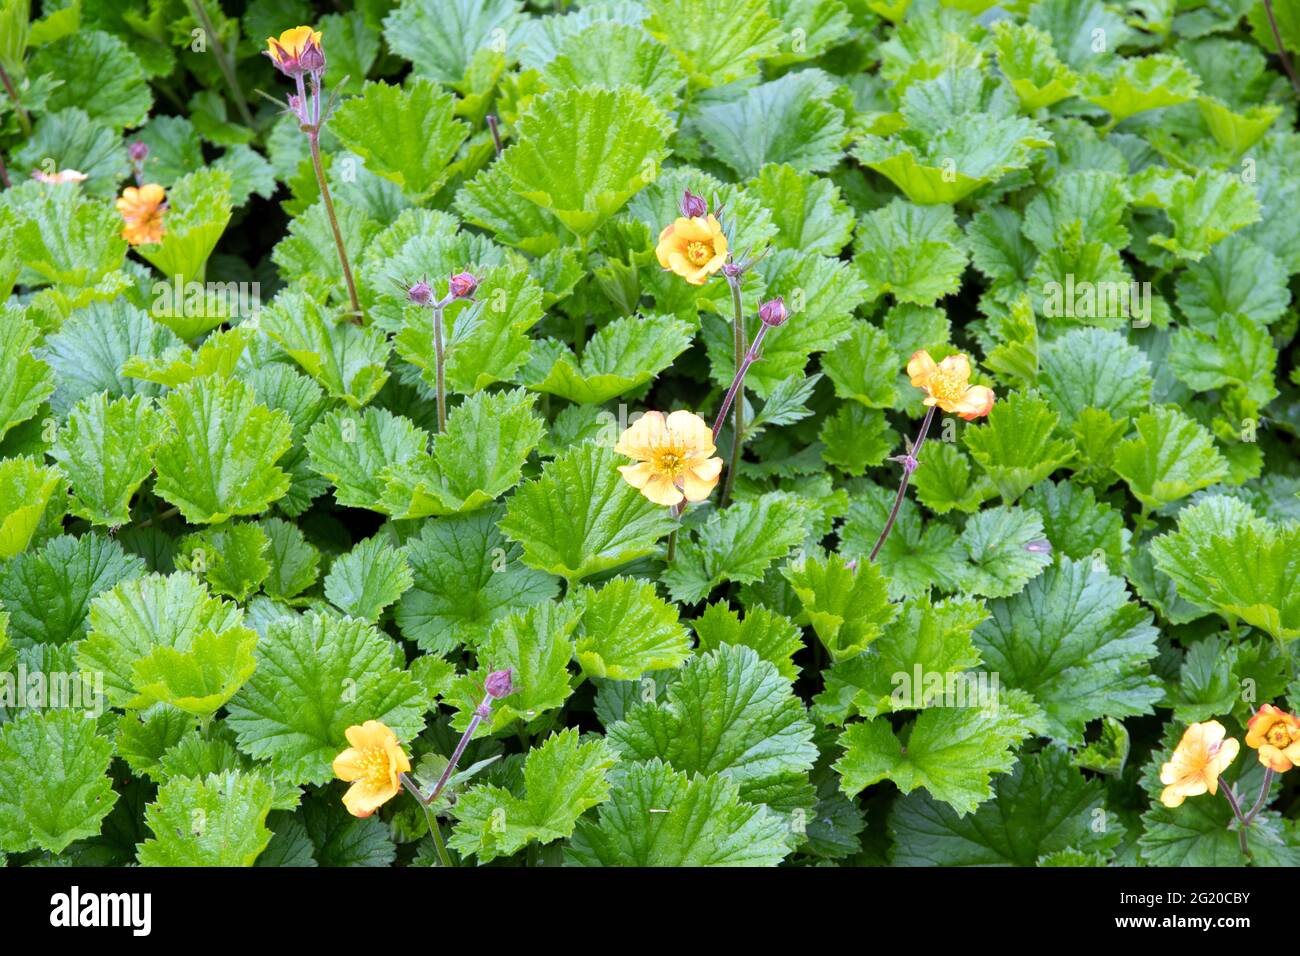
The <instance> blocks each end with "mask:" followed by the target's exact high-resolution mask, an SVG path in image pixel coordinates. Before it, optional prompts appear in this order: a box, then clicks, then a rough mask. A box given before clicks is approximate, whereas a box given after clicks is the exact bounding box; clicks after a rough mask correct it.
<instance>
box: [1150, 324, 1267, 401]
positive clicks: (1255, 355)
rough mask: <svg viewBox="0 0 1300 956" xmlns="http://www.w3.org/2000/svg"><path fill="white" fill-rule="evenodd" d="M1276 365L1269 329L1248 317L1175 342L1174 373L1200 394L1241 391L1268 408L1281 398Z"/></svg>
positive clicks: (1182, 334) (1177, 336) (1178, 336)
mask: <svg viewBox="0 0 1300 956" xmlns="http://www.w3.org/2000/svg"><path fill="white" fill-rule="evenodd" d="M1276 365H1277V349H1275V348H1274V347H1273V338H1272V336H1271V335H1269V333H1268V329H1267V327H1265V326H1263V325H1259V324H1256V323H1255V322H1254V321H1253V320H1252V319H1249V318H1247V317H1246V316H1244V315H1232V316H1223V317H1222V318H1220V319H1219V320H1218V321H1217V322H1216V323H1215V324H1214V326H1213V327H1212V330H1211V331H1208V332H1205V331H1201V330H1199V329H1179V330H1178V331H1177V332H1175V333H1174V336H1173V339H1172V340H1171V341H1170V343H1169V366H1170V369H1171V370H1172V371H1173V373H1174V376H1175V377H1176V378H1177V379H1178V380H1179V381H1180V382H1182V383H1183V384H1184V385H1186V386H1187V387H1188V388H1190V389H1192V390H1193V391H1196V392H1208V391H1211V390H1213V389H1223V388H1227V387H1235V388H1239V389H1241V391H1242V393H1243V394H1244V395H1245V396H1246V397H1247V398H1248V399H1250V401H1252V402H1257V403H1259V404H1260V405H1267V404H1268V403H1269V402H1271V401H1272V400H1273V399H1275V398H1276V397H1277V394H1278V393H1277V388H1276V387H1274V385H1273V369H1274V367H1275V366H1276Z"/></svg>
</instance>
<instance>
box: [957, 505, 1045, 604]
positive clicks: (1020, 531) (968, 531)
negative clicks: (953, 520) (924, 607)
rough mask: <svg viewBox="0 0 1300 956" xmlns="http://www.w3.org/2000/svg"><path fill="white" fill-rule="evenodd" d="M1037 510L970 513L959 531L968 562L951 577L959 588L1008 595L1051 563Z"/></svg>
mask: <svg viewBox="0 0 1300 956" xmlns="http://www.w3.org/2000/svg"><path fill="white" fill-rule="evenodd" d="M1042 535H1043V522H1042V519H1041V518H1040V517H1039V516H1038V512H1036V511H1030V510H1027V509H1024V508H1007V507H1002V508H989V509H988V510H986V511H981V512H979V513H978V514H974V515H971V517H970V519H969V520H968V521H967V522H966V527H965V529H964V530H963V531H962V533H961V546H962V549H963V550H964V551H965V552H966V559H967V562H968V563H966V564H964V565H959V566H958V569H957V573H956V574H955V575H954V577H955V578H956V579H957V581H956V583H958V584H960V586H961V588H962V590H964V591H966V592H968V593H970V594H980V595H983V596H984V597H995V598H996V597H1009V596H1010V595H1012V594H1015V593H1016V592H1018V591H1019V590H1020V589H1021V588H1023V587H1024V586H1025V583H1026V582H1028V581H1030V580H1031V579H1033V578H1035V577H1037V576H1038V575H1039V573H1041V572H1042V570H1043V568H1045V567H1046V566H1047V565H1049V564H1051V563H1052V558H1051V555H1050V553H1049V552H1050V551H1051V548H1050V546H1049V547H1044V541H1043V537H1042Z"/></svg>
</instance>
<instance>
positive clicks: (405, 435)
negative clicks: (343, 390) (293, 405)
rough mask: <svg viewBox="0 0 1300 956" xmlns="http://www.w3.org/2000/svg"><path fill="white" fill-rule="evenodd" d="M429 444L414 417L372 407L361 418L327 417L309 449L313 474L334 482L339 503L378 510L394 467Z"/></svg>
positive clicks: (310, 435)
mask: <svg viewBox="0 0 1300 956" xmlns="http://www.w3.org/2000/svg"><path fill="white" fill-rule="evenodd" d="M428 440H429V436H428V433H427V432H425V431H424V430H423V429H420V428H416V427H415V425H414V424H413V423H412V422H411V420H410V419H409V418H403V417H401V416H400V415H394V414H393V413H392V412H390V411H388V410H387V409H383V408H375V407H373V406H372V407H370V408H367V409H366V410H365V412H364V413H363V414H360V415H358V414H357V413H356V412H353V411H350V410H346V409H340V410H338V411H334V412H331V413H330V414H328V415H326V416H325V417H324V418H322V419H321V420H320V421H318V422H317V423H316V424H315V425H313V426H312V429H311V431H310V432H309V433H308V434H307V441H306V447H307V452H308V454H309V455H310V456H311V457H310V463H311V468H312V470H313V471H315V472H316V473H317V474H319V475H322V476H324V477H325V478H328V479H329V480H330V481H331V482H333V483H334V486H335V487H334V500H335V501H337V502H338V503H339V504H341V505H347V506H349V507H353V508H369V509H371V510H372V511H378V510H381V509H382V507H383V506H382V505H381V503H380V502H381V499H382V498H383V497H384V489H385V482H386V480H387V478H388V476H389V474H390V473H391V472H390V469H391V468H392V467H393V466H395V465H400V464H402V463H404V462H406V461H409V460H410V459H412V458H414V457H416V456H417V455H421V454H423V453H424V448H425V445H426V444H427V442H428Z"/></svg>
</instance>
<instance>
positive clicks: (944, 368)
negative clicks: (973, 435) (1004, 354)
mask: <svg viewBox="0 0 1300 956" xmlns="http://www.w3.org/2000/svg"><path fill="white" fill-rule="evenodd" d="M907 374H908V375H910V376H911V378H912V384H913V385H915V386H916V387H917V388H923V389H925V392H926V397H925V404H926V405H938V406H939V407H940V408H942V409H943V410H944V411H945V412H953V413H955V414H957V415H959V416H961V417H962V418H964V419H966V421H968V422H969V421H971V420H973V419H976V418H979V417H980V416H982V415H987V414H988V413H989V410H990V409H991V408H993V389H991V388H986V387H985V386H983V385H972V384H970V362H969V361H968V360H967V358H966V356H965V355H962V354H961V353H958V354H956V355H949V356H948V357H947V358H946V359H944V360H943V361H942V362H938V363H936V362H935V360H934V359H932V358H930V353H929V352H927V351H926V350H925V349H921V350H920V351H919V352H914V353H913V354H912V357H911V359H909V360H908V363H907Z"/></svg>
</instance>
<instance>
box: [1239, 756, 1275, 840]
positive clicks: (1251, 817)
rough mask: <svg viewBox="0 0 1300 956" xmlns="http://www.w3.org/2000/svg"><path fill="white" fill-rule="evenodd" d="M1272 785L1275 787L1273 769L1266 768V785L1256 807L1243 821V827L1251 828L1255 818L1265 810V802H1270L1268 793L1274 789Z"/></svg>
mask: <svg viewBox="0 0 1300 956" xmlns="http://www.w3.org/2000/svg"><path fill="white" fill-rule="evenodd" d="M1272 785H1273V768H1272V767H1265V768H1264V783H1263V784H1262V785H1261V786H1260V788H1259V797H1258V798H1257V799H1256V800H1255V805H1254V806H1253V807H1251V808H1250V812H1249V813H1247V814H1246V818H1245V819H1244V820H1242V821H1241V824H1242V826H1250V824H1251V823H1252V822H1253V821H1254V819H1255V816H1256V815H1257V814H1258V813H1259V811H1260V810H1262V809H1264V802H1265V801H1266V800H1268V791H1269V788H1270V787H1272Z"/></svg>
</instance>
